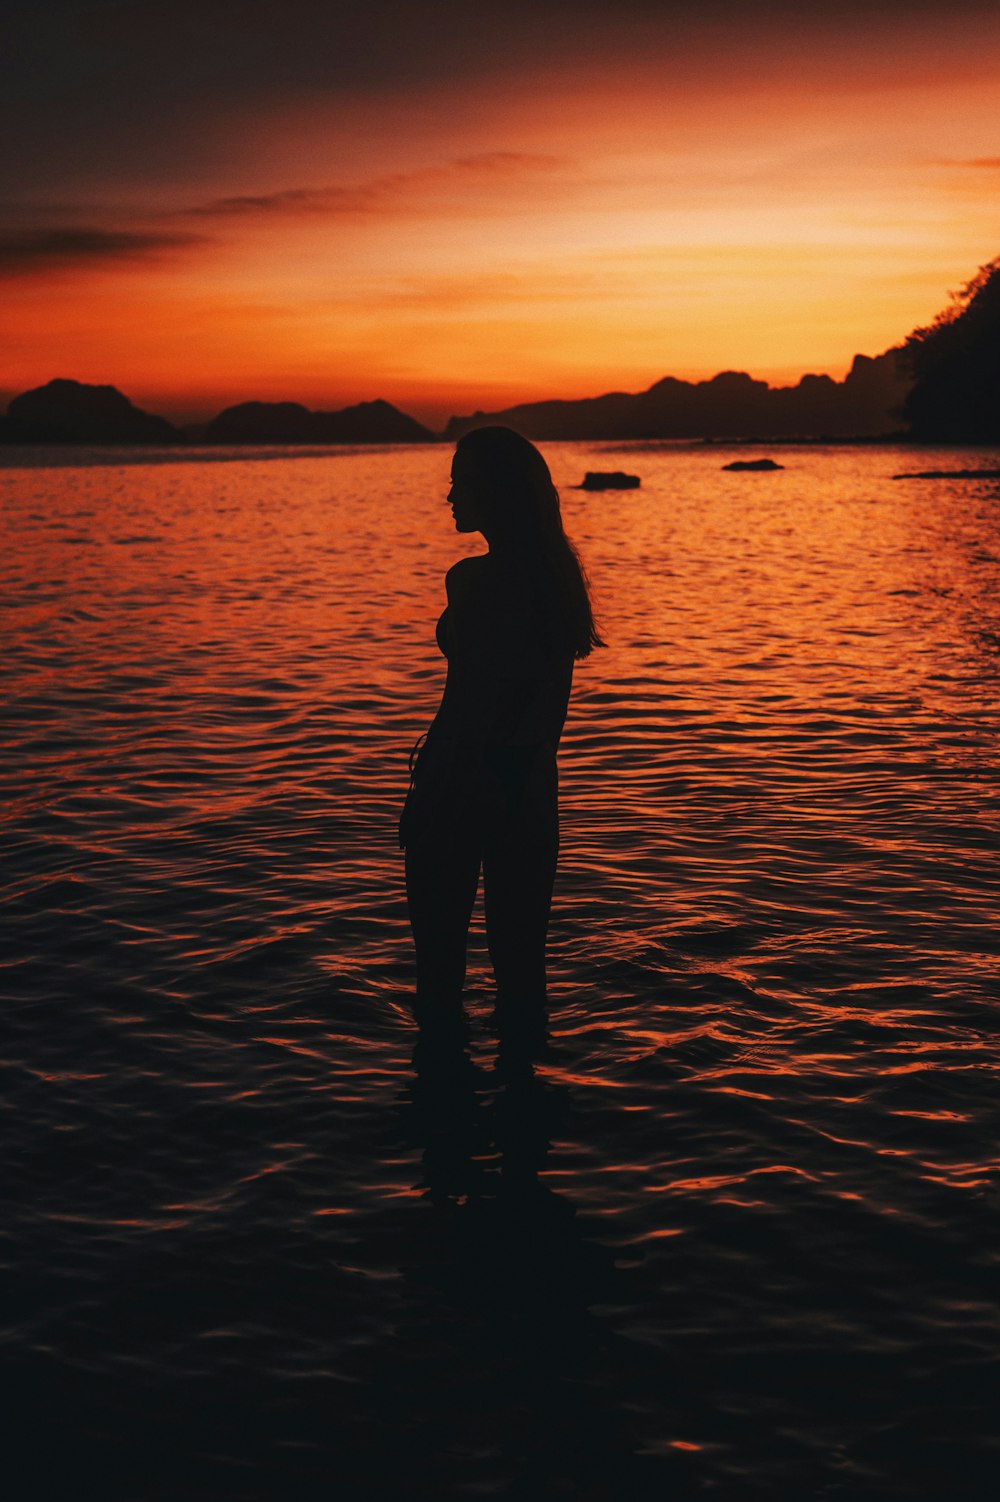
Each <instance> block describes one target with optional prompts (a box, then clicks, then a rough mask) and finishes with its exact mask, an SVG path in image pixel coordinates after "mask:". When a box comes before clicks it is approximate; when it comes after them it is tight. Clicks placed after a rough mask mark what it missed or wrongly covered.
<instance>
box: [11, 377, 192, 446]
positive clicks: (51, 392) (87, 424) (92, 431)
mask: <svg viewBox="0 0 1000 1502" xmlns="http://www.w3.org/2000/svg"><path fill="white" fill-rule="evenodd" d="M0 437H2V438H3V440H4V441H5V442H7V443H154V444H159V443H178V442H180V440H181V437H182V435H181V433H180V432H179V431H178V430H177V428H175V427H174V425H173V423H169V422H167V420H166V418H165V417H153V416H152V415H151V414H150V413H149V412H141V411H140V410H139V408H138V407H133V405H132V403H131V402H130V401H129V399H128V397H127V396H123V395H122V393H121V392H120V391H118V390H117V389H116V388H115V387H114V386H85V385H83V384H82V382H80V381H65V380H56V381H49V383H48V385H47V386H36V387H35V389H34V390H33V391H24V392H22V393H21V395H20V396H15V397H14V399H13V401H12V402H11V403H10V405H9V406H8V408H7V419H6V422H5V423H4V426H3V430H0Z"/></svg>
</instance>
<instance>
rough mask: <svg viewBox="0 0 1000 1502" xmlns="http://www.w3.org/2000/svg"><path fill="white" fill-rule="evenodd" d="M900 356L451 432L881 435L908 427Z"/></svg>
mask: <svg viewBox="0 0 1000 1502" xmlns="http://www.w3.org/2000/svg"><path fill="white" fill-rule="evenodd" d="M900 353H901V352H900V351H899V350H896V349H891V350H888V351H886V353H885V354H884V355H879V356H877V357H876V358H874V359H869V358H868V357H867V356H866V355H856V356H855V357H854V363H853V365H852V366H851V369H850V372H849V373H848V375H847V376H846V378H845V379H844V380H843V381H835V380H833V379H832V377H831V376H828V375H805V376H803V377H802V379H801V380H800V381H799V383H798V385H797V386H777V387H773V386H769V385H768V383H767V382H766V381H756V380H754V379H753V377H752V376H749V375H747V374H746V373H745V372H744V371H740V370H727V371H723V372H722V373H721V374H720V375H717V376H713V377H712V379H711V380H710V381H698V382H695V383H692V382H690V381H679V380H677V379H675V377H673V376H665V377H664V378H663V380H662V381H657V382H656V383H655V385H653V386H650V388H649V390H648V391H640V392H638V393H635V394H632V393H630V392H624V391H611V392H608V393H607V394H606V395H604V396H592V397H585V398H583V399H582V400H580V401H546V402H524V403H522V404H520V405H519V406H516V407H506V408H504V409H503V410H502V411H499V412H474V413H472V414H471V415H470V416H468V417H453V418H451V420H450V421H449V423H448V425H447V427H446V428H445V435H444V436H445V437H446V438H450V439H455V438H459V437H461V435H462V434H463V433H465V432H468V430H469V428H476V427H480V426H482V424H483V423H485V422H499V423H504V424H506V425H507V426H508V427H512V428H517V430H518V432H520V433H523V434H524V436H525V437H526V438H534V439H544V438H549V439H557V438H566V439H597V438H610V439H629V438H718V439H724V438H761V439H764V438H847V437H851V438H866V437H874V436H876V435H879V434H886V433H890V432H898V430H899V429H900V427H901V426H902V408H903V403H904V401H905V400H906V396H907V393H908V392H909V389H910V387H911V385H912V379H911V378H910V376H909V375H908V373H907V371H906V369H905V366H904V365H903V363H902V361H901V359H900Z"/></svg>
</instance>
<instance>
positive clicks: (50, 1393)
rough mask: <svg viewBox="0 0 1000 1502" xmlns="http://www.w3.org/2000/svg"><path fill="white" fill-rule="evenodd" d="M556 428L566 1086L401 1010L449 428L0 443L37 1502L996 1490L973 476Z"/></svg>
mask: <svg viewBox="0 0 1000 1502" xmlns="http://www.w3.org/2000/svg"><path fill="white" fill-rule="evenodd" d="M744 452H745V451H744ZM548 453H549V456H550V458H551V460H552V463H553V466H554V470H555V473H556V476H557V479H558V480H559V481H560V482H562V483H563V484H565V485H567V486H568V485H570V484H572V483H575V482H576V481H577V480H578V479H579V478H580V477H581V476H582V473H583V471H584V470H585V469H587V468H609V469H613V468H622V467H624V468H628V469H632V470H634V471H635V472H637V473H639V474H641V475H642V477H643V485H642V489H641V490H640V491H639V492H632V493H623V494H606V495H592V496H588V495H586V494H583V493H579V492H575V491H573V490H571V489H567V490H566V491H565V492H564V510H565V513H566V516H567V520H568V524H569V526H570V529H571V531H572V532H573V534H574V535H575V536H576V538H577V540H578V541H579V543H580V544H581V547H582V550H583V552H584V554H585V556H586V558H587V561H588V563H589V566H590V570H591V573H592V576H593V580H594V584H595V587H596V592H597V598H598V605H599V608H600V611H601V616H602V621H603V625H604V629H605V631H606V633H607V636H608V639H609V641H610V642H611V644H612V645H611V646H610V647H609V649H608V650H607V651H606V652H602V653H599V654H596V655H595V657H594V658H593V659H591V661H590V662H589V663H587V664H585V665H583V666H581V668H580V669H579V671H578V675H577V684H576V688H575V691H574V699H573V703H572V706H571V717H570V722H569V725H568V728H567V734H566V739H565V742H564V748H563V752H562V756H561V767H562V781H563V812H564V820H563V826H564V851H563V857H562V863H561V868H560V876H559V882H558V887H557V894H556V905H555V910H554V916H553V927H552V939H551V997H552V1019H551V1034H552V1051H551V1057H550V1058H549V1059H547V1060H546V1061H544V1062H543V1063H541V1064H540V1065H539V1066H538V1067H537V1068H536V1069H535V1070H534V1071H533V1072H532V1071H530V1070H528V1069H525V1068H513V1067H506V1066H502V1067H500V1068H497V1065H496V1047H495V1040H494V1039H493V1038H492V1036H491V1034H490V1031H489V1028H488V1014H489V1009H490V1002H491V997H490V985H489V972H488V966H487V964H486V960H485V953H484V950H483V946H482V942H481V939H480V938H479V937H478V936H477V937H476V938H475V941H474V947H473V956H472V959H473V963H472V969H471V973H470V987H469V996H468V1012H469V1015H470V1019H471V1047H470V1051H469V1053H468V1054H467V1055H461V1054H459V1055H458V1056H457V1057H455V1056H450V1057H442V1056H441V1055H440V1054H435V1053H433V1052H428V1051H427V1050H426V1049H424V1048H422V1047H421V1048H417V1047H416V1042H417V1040H416V1035H415V1032H414V1029H413V1026H412V1024H411V1021H410V1017H409V988H410V985H411V982H412V967H411V957H410V950H409V944H408V938H407V931H406V927H405V914H404V902H403V892H402V872H401V860H400V856H399V852H398V851H397V849H396V847H395V820H396V817H397V814H398V806H399V803H400V801H401V798H402V795H403V791H404V787H405V782H406V754H407V751H408V749H409V746H410V744H411V742H412V741H413V740H414V739H415V738H416V736H417V734H418V733H419V732H420V730H422V729H423V728H424V727H425V726H426V724H427V721H428V720H429V718H430V715H431V713H432V712H433V709H434V706H435V704H436V699H437V695H438V693H439V692H440V686H441V682H442V677H443V664H442V662H441V660H440V659H439V658H438V656H437V654H436V651H435V649H434V646H433V624H434V620H435V618H436V615H437V613H438V610H439V609H440V606H441V603H442V587H441V577H442V574H443V571H444V569H445V567H446V566H447V565H448V563H449V562H451V561H453V560H454V558H455V557H457V556H459V555H460V553H462V552H463V551H470V550H474V549H475V547H476V543H475V541H470V540H469V539H460V538H456V537H455V536H454V535H453V534H452V533H451V531H450V518H449V514H448V512H447V510H446V509H445V507H444V506H443V504H442V500H443V496H444V493H445V489H446V473H447V466H448V454H447V451H446V450H444V449H437V448H426V449H424V448H421V449H415V450H376V451H367V452H354V453H336V454H330V455H324V456H319V455H317V456H310V457H294V458H293V457H288V456H286V455H282V454H280V453H279V454H271V455H261V456H259V457H246V456H245V455H240V456H239V457H235V456H233V455H232V454H230V455H228V456H227V455H223V454H219V455H217V456H215V458H214V459H209V460H207V461H206V460H205V459H204V457H202V458H201V459H198V460H197V462H196V456H194V455H191V456H189V458H190V461H191V462H184V460H183V456H182V457H181V458H180V459H179V460H174V461H170V462H166V461H163V462H158V461H157V458H156V456H155V455H148V456H145V459H144V461H143V462H141V463H136V462H132V460H134V459H135V457H136V456H131V458H129V456H125V455H121V454H119V455H117V456H116V455H114V454H110V455H104V456H93V455H92V456H90V457H89V458H88V457H87V456H86V455H84V454H82V453H78V454H76V455H73V454H67V453H62V454H59V455H53V454H49V455H48V456H47V457H46V456H44V455H41V454H36V455H34V456H32V455H30V454H22V455H11V454H8V455H7V457H6V459H5V463H6V465H7V467H6V468H5V469H4V470H3V471H2V472H0V501H2V506H3V528H4V548H3V554H2V558H0V571H2V589H3V599H4V614H5V625H4V633H5V640H4V650H3V658H2V672H3V676H4V680H5V699H6V703H5V710H4V720H3V730H2V739H3V742H4V747H3V781H4V791H5V794H6V796H7V798H8V799H9V802H8V804H7V808H6V813H5V823H4V829H3V855H2V876H3V882H4V893H3V908H2V922H3V941H4V951H3V954H4V959H3V966H4V968H3V972H2V975H3V985H4V990H5V993H6V996H5V1001H4V1009H3V1028H4V1045H3V1077H4V1083H5V1086H6V1090H5V1100H6V1105H7V1110H6V1133H5V1139H4V1148H3V1157H2V1162H3V1171H4V1176H5V1178H6V1179H7V1181H8V1193H7V1198H6V1210H5V1212H4V1219H3V1222H2V1242H0V1253H2V1260H3V1265H4V1279H3V1295H2V1297H3V1307H2V1319H0V1325H2V1329H3V1340H4V1365H5V1372H6V1385H5V1390H4V1392H5V1395H4V1401H3V1410H4V1419H5V1423H6V1424H7V1425H8V1426H9V1434H8V1438H7V1440H6V1441H5V1445H4V1461H3V1471H4V1476H5V1479H6V1478H8V1477H9V1478H10V1480H11V1483H12V1484H11V1486H10V1487H9V1488H5V1489H6V1490H7V1491H8V1494H9V1495H10V1496H11V1498H12V1499H16V1502H20V1499H22V1498H39V1499H45V1502H48V1499H49V1498H58V1499H60V1502H63V1499H66V1502H76V1499H86V1502H89V1499H90V1498H100V1499H117V1498H123V1499H128V1502H237V1499H246V1502H255V1499H265V1498H267V1499H270V1498H275V1499H278V1498H280V1499H287V1502H298V1499H300V1498H301V1499H314V1498H315V1499H321V1498H322V1499H344V1502H354V1499H361V1502H367V1499H376V1498H390V1497H392V1498H402V1499H404V1502H405V1499H410V1498H412V1499H427V1502H431V1499H447V1498H469V1499H473V1498H488V1497H511V1498H525V1499H531V1498H535V1497H545V1498H549V1497H551V1498H563V1497H566V1498H581V1499H594V1502H598V1499H605V1498H612V1497H614V1498H618V1497H620V1498H623V1499H624V1502H630V1499H633V1498H635V1499H647V1498H649V1499H654V1498H655V1499H658V1502H659V1499H684V1498H688V1497H715V1498H719V1499H721V1502H730V1499H734V1502H735V1499H744V1498H754V1499H757V1498H759V1499H770V1498H776V1497H780V1498H786V1497H787V1498H796V1499H801V1502H821V1499H828V1498H848V1499H864V1498H880V1499H881V1498H897V1497H898V1498H926V1499H934V1502H938V1499H940V1502H951V1499H953V1498H955V1499H964V1498H971V1497H980V1496H982V1497H985V1496H992V1495H993V1494H994V1490H995V1484H996V1482H997V1479H998V1477H1000V1464H998V1460H1000V1457H998V1455H997V1448H998V1445H997V1428H998V1426H997V1403H998V1398H1000V1382H998V1376H1000V1277H998V1272H1000V1242H998V1236H997V1231H998V1222H1000V1184H998V1177H997V1165H998V1157H1000V1131H998V1127H1000V1119H998V1118H1000V1111H998V1090H997V1086H998V1073H1000V1070H998V1064H1000V1032H998V1000H1000V943H998V938H997V922H998V901H997V899H998V889H1000V881H998V865H997V859H998V850H1000V800H998V781H997V775H998V767H1000V755H998V746H997V739H996V736H997V729H998V719H1000V709H998V700H997V690H998V684H1000V591H998V584H1000V483H998V482H989V481H980V482H949V481H893V480H892V478H891V477H892V475H893V474H894V473H896V472H898V471H900V470H908V469H914V468H927V467H931V462H932V461H933V463H934V464H935V465H940V467H941V468H959V467H963V466H970V467H972V466H975V467H982V466H984V465H985V464H987V463H996V461H997V456H996V455H995V454H988V455H983V454H982V453H977V454H971V455H970V454H963V453H957V452H951V453H940V452H939V453H938V454H933V455H930V456H928V455H926V454H924V455H921V456H920V459H921V462H920V463H919V464H915V463H914V456H913V455H912V454H906V453H901V452H899V451H893V450H889V449H879V448H865V449H863V450H850V449H845V448H838V449H833V450H830V451H823V450H819V449H815V448H810V449H801V450H794V449H789V450H781V451H780V452H779V453H778V454H777V455H776V457H778V458H779V459H781V460H782V462H783V463H784V464H785V465H786V468H785V470H784V471H783V472H778V473H774V474H750V475H739V474H729V473H724V472H723V471H722V470H721V465H722V463H723V462H725V460H726V459H727V458H729V457H731V455H729V454H727V453H724V452H723V451H721V450H718V449H711V448H709V449H698V450H683V449H664V448H656V447H651V448H644V447H642V446H639V447H637V448H633V449H632V450H631V451H621V450H615V451H605V452H600V451H598V450H597V449H593V448H587V447H584V446H575V445H551V446H550V447H549V449H548ZM95 458H96V459H97V460H99V461H100V462H94V460H95ZM224 461H225V462H224Z"/></svg>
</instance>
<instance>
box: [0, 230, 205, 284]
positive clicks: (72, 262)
mask: <svg viewBox="0 0 1000 1502" xmlns="http://www.w3.org/2000/svg"><path fill="white" fill-rule="evenodd" d="M202 240H203V237H202V236H200V235H191V234H175V233H169V232H164V231H160V230H152V231H148V230H123V229H100V228H98V227H97V226H94V225H81V224H69V225H54V226H51V227H49V228H46V229H26V230H15V231H14V232H12V233H7V234H5V235H0V272H3V273H6V274H8V275H9V274H11V273H17V272H34V271H42V270H51V269H56V268H66V269H67V270H72V269H74V268H76V267H80V266H88V265H95V264H101V263H103V262H113V261H136V260H145V259H147V258H148V257H150V256H153V255H157V254H160V253H162V252H164V251H175V250H182V249H186V248H187V247H188V246H192V245H196V244H200V243H202Z"/></svg>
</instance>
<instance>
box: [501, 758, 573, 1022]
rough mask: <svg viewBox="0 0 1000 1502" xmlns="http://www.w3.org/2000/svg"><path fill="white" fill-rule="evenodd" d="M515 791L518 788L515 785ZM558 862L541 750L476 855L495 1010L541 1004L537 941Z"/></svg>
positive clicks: (554, 781) (550, 785) (541, 947)
mask: <svg viewBox="0 0 1000 1502" xmlns="http://www.w3.org/2000/svg"><path fill="white" fill-rule="evenodd" d="M519 783H520V785H518V784H519ZM558 854H559V806H558V778H557V775H556V760H555V755H554V754H553V752H552V751H551V750H550V749H549V748H548V747H543V748H541V749H539V751H538V752H537V753H536V754H535V755H534V757H533V758H532V760H531V763H530V767H529V768H528V769H527V774H526V777H525V778H524V779H523V780H522V779H516V778H515V779H513V780H512V781H511V784H510V786H509V787H508V789H507V790H506V792H505V795H502V796H500V797H499V798H498V799H497V800H496V802H495V812H494V816H493V817H491V819H490V820H489V824H488V828H487V832H486V838H485V843H484V851H483V884H484V895H485V907H486V935H487V939H488V941H489V949H490V959H491V960H492V962H493V973H494V975H495V977H496V983H497V1005H498V1008H499V1009H500V1010H505V1009H506V1010H508V1011H509V1010H510V1009H512V1008H513V1009H514V1010H517V1011H520V1010H524V1011H526V1012H527V1011H532V1010H536V1009H539V1008H541V1007H542V1006H543V1005H544V1002H545V940H546V935H547V933H548V926H549V910H550V907H551V905H552V886H553V882H554V880H555V874H556V860H557V857H558Z"/></svg>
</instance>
